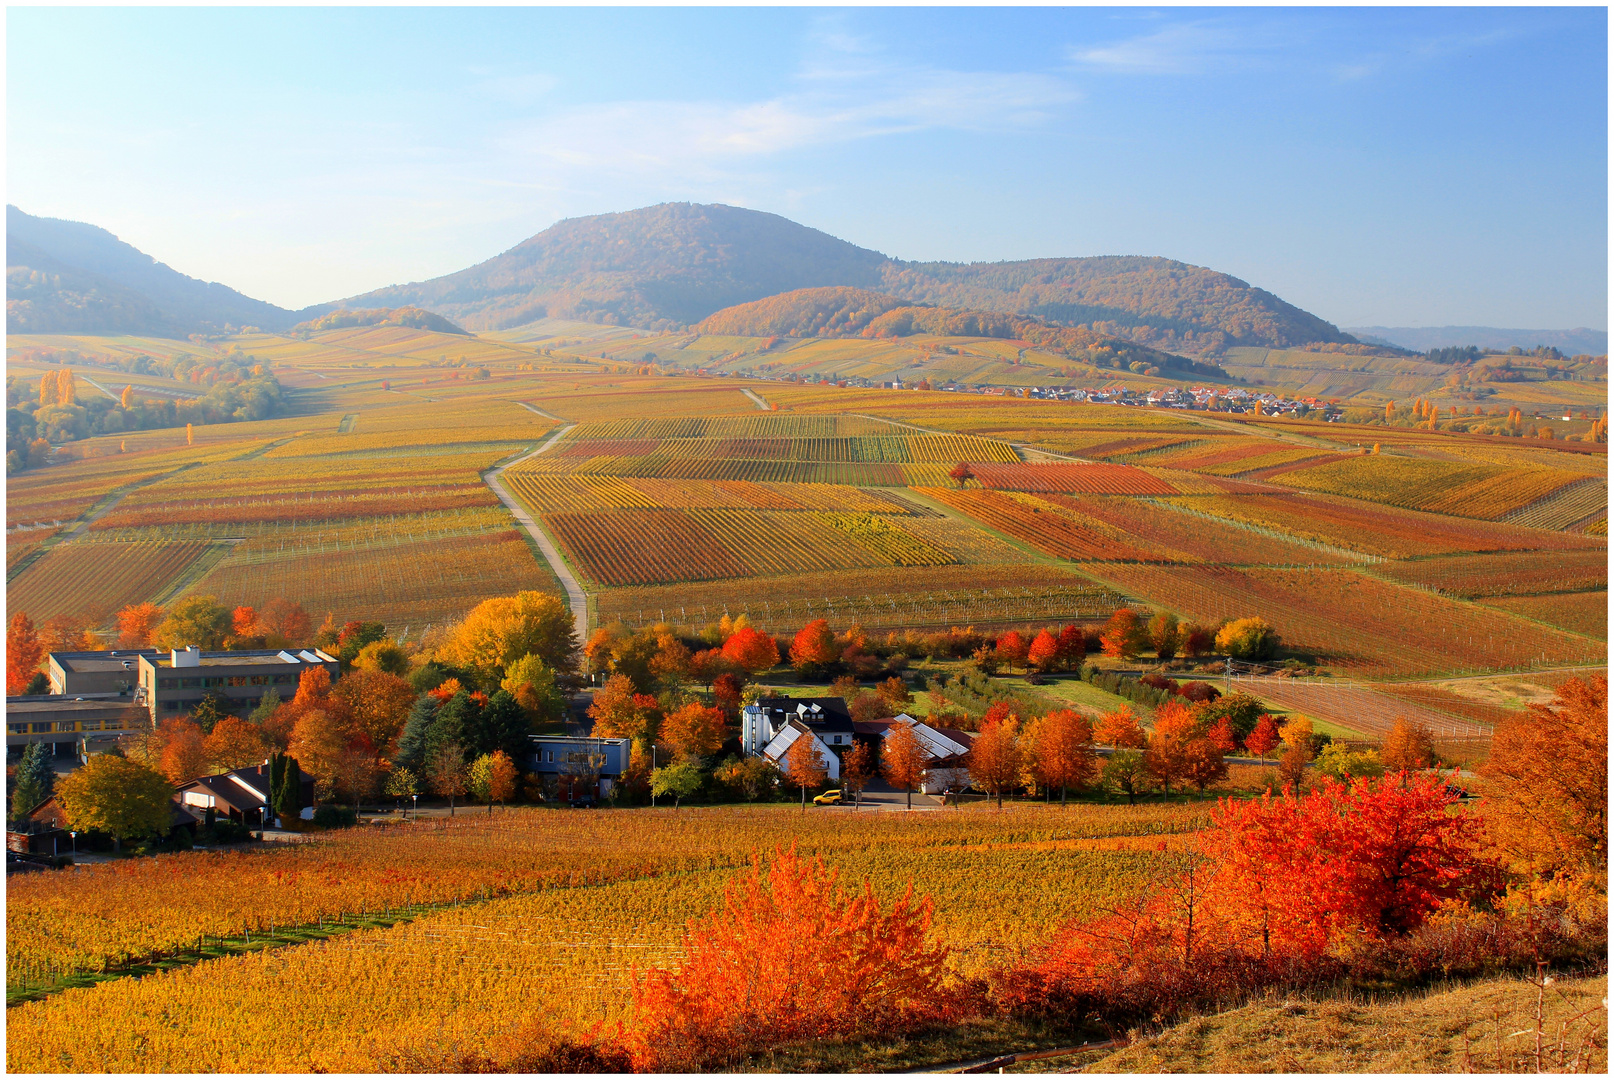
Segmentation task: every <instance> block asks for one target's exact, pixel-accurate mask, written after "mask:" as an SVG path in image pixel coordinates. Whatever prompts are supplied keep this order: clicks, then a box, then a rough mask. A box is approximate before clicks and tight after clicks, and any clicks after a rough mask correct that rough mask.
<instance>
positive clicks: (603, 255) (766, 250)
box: [347, 203, 886, 330]
mask: <svg viewBox="0 0 1614 1080" xmlns="http://www.w3.org/2000/svg"><path fill="white" fill-rule="evenodd" d="M885 262H886V258H885V256H883V255H881V254H880V253H878V252H875V251H868V250H866V249H864V248H860V247H857V246H856V245H854V244H849V243H847V242H846V241H844V240H837V239H835V238H834V237H833V236H830V235H829V234H827V233H822V232H819V231H818V230H817V229H809V228H807V227H806V226H804V225H798V224H796V223H795V222H793V221H789V220H787V219H785V218H782V217H779V216H777V215H775V214H764V213H759V212H757V211H755V210H742V209H740V208H738V207H733V206H699V205H694V204H690V203H664V204H662V205H660V206H651V207H647V208H645V209H643V210H633V211H630V212H628V213H622V214H599V215H596V216H594V217H585V218H572V219H569V220H566V221H561V222H557V223H556V224H555V225H552V226H551V227H549V228H548V229H545V230H544V231H543V232H541V233H539V234H538V235H537V236H534V237H532V238H531V239H528V240H525V241H523V242H521V243H520V244H517V245H516V246H515V247H513V248H511V249H510V250H509V251H507V252H505V253H504V254H502V255H499V256H497V257H495V258H492V259H489V260H488V261H486V262H484V263H479V264H478V265H476V266H473V267H470V268H469V269H466V270H461V271H459V272H458V273H455V274H449V275H448V276H447V277H441V278H436V279H434V280H432V281H425V282H417V283H414V284H411V285H398V286H394V287H392V288H388V289H378V290H377V291H375V292H372V293H366V294H365V295H363V296H358V297H354V298H353V299H352V300H350V301H348V302H347V304H348V306H361V305H372V306H373V305H384V306H387V307H396V306H400V305H403V304H414V305H418V306H420V307H424V308H427V309H429V310H432V311H436V312H438V313H439V314H442V315H445V316H447V317H448V318H450V319H453V320H454V321H455V322H457V323H460V324H461V325H463V326H466V327H468V328H469V329H472V330H489V329H500V328H504V327H510V326H518V325H520V324H522V323H527V322H532V321H533V320H535V319H541V318H544V317H545V316H552V317H557V318H570V319H580V320H586V321H593V322H609V323H618V324H622V325H632V326H641V327H645V328H648V329H655V330H661V329H667V328H669V327H673V326H683V325H686V324H688V323H694V322H698V321H700V320H701V319H703V318H705V317H706V316H707V315H710V314H711V313H712V312H714V311H718V310H720V309H722V308H725V307H729V306H731V305H733V304H741V303H745V302H746V301H748V300H756V299H760V298H761V297H764V296H772V295H773V294H775V293H781V292H786V291H788V290H791V289H800V288H806V287H810V286H814V285H873V284H875V283H877V282H878V281H879V280H880V268H881V267H882V266H883V265H884V264H885Z"/></svg>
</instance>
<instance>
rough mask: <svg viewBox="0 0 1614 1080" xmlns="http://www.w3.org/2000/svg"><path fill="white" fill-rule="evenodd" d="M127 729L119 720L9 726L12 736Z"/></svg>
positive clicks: (45, 721) (42, 721) (52, 721)
mask: <svg viewBox="0 0 1614 1080" xmlns="http://www.w3.org/2000/svg"><path fill="white" fill-rule="evenodd" d="M126 727H127V725H126V724H124V723H123V722H122V721H119V720H35V721H33V722H31V723H27V724H7V725H6V733H7V734H10V735H48V734H50V733H52V732H56V731H122V730H124V729H125V728H126Z"/></svg>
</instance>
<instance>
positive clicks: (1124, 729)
mask: <svg viewBox="0 0 1614 1080" xmlns="http://www.w3.org/2000/svg"><path fill="white" fill-rule="evenodd" d="M1093 741H1094V742H1096V743H1098V744H1100V745H1102V746H1113V747H1115V748H1116V749H1117V750H1142V749H1143V748H1144V747H1145V746H1147V745H1149V737H1148V736H1147V735H1146V734H1144V731H1143V725H1142V724H1140V723H1138V717H1137V714H1136V713H1134V712H1133V711H1132V707H1131V706H1130V705H1122V706H1121V707H1120V708H1119V709H1116V710H1115V711H1114V712H1107V713H1105V714H1104V715H1103V716H1101V717H1099V718H1098V726H1097V727H1095V728H1094V729H1093Z"/></svg>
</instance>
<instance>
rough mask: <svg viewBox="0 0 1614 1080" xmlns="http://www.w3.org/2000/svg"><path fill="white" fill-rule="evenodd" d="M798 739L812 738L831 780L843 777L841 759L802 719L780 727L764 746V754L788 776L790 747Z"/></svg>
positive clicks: (788, 722)
mask: <svg viewBox="0 0 1614 1080" xmlns="http://www.w3.org/2000/svg"><path fill="white" fill-rule="evenodd" d="M797 739H811V740H812V741H813V745H814V746H815V747H817V749H818V753H819V756H820V757H821V758H823V761H824V770H825V772H827V773H828V774H829V778H830V780H831V781H839V780H840V778H841V759H840V758H839V757H837V756H836V755H835V753H834V752H833V751H831V750H830V748H829V747H828V746H827V745H825V743H824V740H823V739H822V738H821V737H820V736H819V734H818V733H817V732H816V731H814V730H812V728H810V727H808V726H807V725H806V724H804V723H802V722H801V721H800V720H790V721H787V722H786V723H785V726H784V727H783V728H781V729H780V731H779V734H777V735H775V736H774V737H773V739H772V740H771V741H770V742H769V743H768V745H767V746H765V747H763V748H762V756H763V757H765V758H767V759H768V760H769V761H771V762H773V763H774V764H775V765H777V766H779V771H780V772H782V773H784V774H785V775H786V776H789V775H790V756H789V755H790V748H791V747H792V746H794V745H795V744H796V740H797Z"/></svg>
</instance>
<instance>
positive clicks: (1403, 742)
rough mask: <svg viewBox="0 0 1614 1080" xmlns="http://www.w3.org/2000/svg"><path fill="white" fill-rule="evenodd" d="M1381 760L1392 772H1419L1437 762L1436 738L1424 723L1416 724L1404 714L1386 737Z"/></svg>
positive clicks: (1380, 751)
mask: <svg viewBox="0 0 1614 1080" xmlns="http://www.w3.org/2000/svg"><path fill="white" fill-rule="evenodd" d="M1379 760H1380V761H1382V762H1384V767H1385V768H1386V769H1387V770H1389V771H1390V772H1400V771H1403V770H1404V771H1406V772H1417V771H1418V770H1419V769H1427V768H1429V767H1430V766H1431V765H1433V764H1434V763H1435V740H1434V738H1433V736H1431V735H1430V733H1429V729H1428V728H1427V727H1425V726H1424V725H1423V724H1414V723H1413V722H1412V721H1410V720H1408V719H1407V718H1406V717H1404V716H1398V717H1396V718H1395V723H1394V724H1393V725H1391V727H1390V733H1389V734H1388V735H1386V736H1385V737H1384V746H1383V748H1382V749H1380V750H1379Z"/></svg>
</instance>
